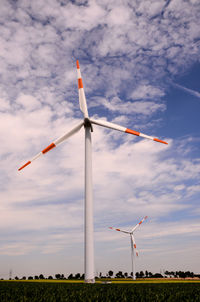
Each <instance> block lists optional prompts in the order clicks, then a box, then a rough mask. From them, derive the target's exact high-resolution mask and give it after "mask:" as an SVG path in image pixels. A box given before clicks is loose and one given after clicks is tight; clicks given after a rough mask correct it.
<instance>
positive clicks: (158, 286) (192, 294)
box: [0, 280, 200, 302]
mask: <svg viewBox="0 0 200 302" xmlns="http://www.w3.org/2000/svg"><path fill="white" fill-rule="evenodd" d="M115 282H116V283H111V284H102V283H96V284H84V283H81V282H80V281H79V283H76V282H69V281H63V282H59V281H0V301H1V302H11V301H13V302H22V301H23V302H25V301H26V302H57V301H59V302H64V301H80V302H81V301H84V302H87V301H88V302H89V301H90V302H93V301H94V302H100V301H102V302H109V301H134V302H137V301H138V302H139V301H140V302H142V301H143V302H146V301H152V302H157V301H161V302H162V301H163V302H167V301H171V302H172V301H173V302H174V301H181V302H189V301H192V302H200V282H198V281H197V282H196V283H195V282H193V281H185V282H179V283H177V282H163V281H161V282H159V281H158V280H157V282H156V283H153V280H152V282H150V281H148V282H145V281H143V282H142V281H139V282H138V281H136V282H130V283H126V282H120V281H115Z"/></svg>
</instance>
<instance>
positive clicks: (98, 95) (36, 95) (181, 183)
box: [0, 0, 200, 278]
mask: <svg viewBox="0 0 200 302" xmlns="http://www.w3.org/2000/svg"><path fill="white" fill-rule="evenodd" d="M199 13H200V4H199V1H195V0H190V1H183V0H171V1H170V0H168V1H161V0H159V1H156V0H155V1H153V0H149V1H147V0H145V1H128V0H127V1H117V5H116V1H104V0H102V1H98V0H96V1H95V0H93V1H92V0H91V1H82V0H80V1H51V0H48V1H37V0H36V1H27V0H26V1H3V0H2V1H1V11H0V27H1V28H0V83H1V85H0V121H1V122H0V135H1V149H0V161H1V162H0V165H1V176H0V184H1V190H0V200H1V203H0V213H1V214H0V215H1V219H0V238H1V240H0V263H1V265H0V267H1V269H0V276H1V277H4V278H5V277H8V273H9V270H10V269H12V271H13V275H18V276H22V275H35V274H39V273H43V274H45V275H46V276H48V275H50V274H55V273H58V272H59V273H64V274H65V275H68V274H69V273H70V272H73V273H75V272H78V271H79V272H83V259H84V257H83V194H84V192H83V186H84V131H83V129H82V130H80V132H79V133H77V134H76V135H74V136H73V137H71V138H70V139H69V140H68V141H67V142H66V143H64V144H62V145H61V146H59V148H56V149H55V150H52V151H51V152H50V153H48V155H45V156H44V157H42V158H40V159H38V160H37V161H35V162H34V163H33V164H32V165H30V166H29V167H27V168H26V169H24V170H23V171H21V172H20V173H19V172H18V171H17V169H18V168H19V167H20V166H21V165H22V164H24V163H25V162H26V161H27V160H29V159H31V158H32V157H33V156H34V155H35V154H37V153H38V152H40V151H41V150H42V149H43V148H45V147H46V146H47V145H49V143H51V142H52V141H53V140H55V139H56V138H58V137H59V136H60V135H62V134H64V133H65V132H67V131H68V130H70V129H71V128H72V127H73V125H76V124H78V123H79V121H80V119H81V118H82V114H81V112H80V109H79V104H78V89H77V79H76V59H79V62H80V67H81V73H82V77H83V83H84V87H85V94H86V98H87V103H88V110H89V113H90V116H91V117H94V118H101V119H104V120H108V121H111V122H114V123H117V124H120V125H122V126H125V127H127V128H131V129H134V130H136V131H140V132H143V133H145V134H148V135H152V136H154V137H158V138H160V139H164V140H166V141H168V143H169V145H168V146H166V145H161V144H157V143H155V142H152V141H149V140H143V139H140V138H138V137H133V136H131V135H128V134H123V133H120V132H116V131H112V130H107V129H103V128H100V127H97V126H94V133H93V137H92V138H93V183H94V217H95V267H96V271H102V272H106V271H108V270H109V269H112V270H114V271H115V272H117V271H119V270H123V271H128V272H130V269H131V258H130V246H129V244H130V243H129V238H127V237H126V236H123V235H121V234H119V233H117V232H116V234H115V233H114V232H113V231H111V230H109V229H108V227H109V226H113V227H123V228H127V229H129V228H131V227H132V226H133V225H135V224H136V223H137V222H138V221H139V220H140V219H141V218H142V217H144V216H146V215H147V216H148V217H149V218H148V220H147V221H145V223H144V224H142V226H141V228H140V229H138V230H137V234H136V235H135V238H136V242H137V246H138V250H139V258H138V259H137V264H136V269H137V270H146V269H147V270H149V271H152V272H156V271H157V272H158V271H160V270H161V271H162V270H166V269H167V270H191V271H194V272H200V265H199V252H200V245H199V236H200V222H199V217H200V208H199V194H200V183H199V172H200V158H199V147H200V136H199V130H200V123H199V112H200V87H199V76H200V62H199V60H200V49H199V48H200V34H199V28H200V24H199V23H200V19H199ZM120 235H121V236H120Z"/></svg>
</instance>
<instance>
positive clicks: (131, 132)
mask: <svg viewBox="0 0 200 302" xmlns="http://www.w3.org/2000/svg"><path fill="white" fill-rule="evenodd" d="M125 132H126V133H129V134H133V135H137V136H141V137H144V138H148V139H151V140H153V141H155V142H158V143H162V144H165V145H168V143H167V142H165V141H162V140H161V139H158V138H155V137H152V136H149V135H146V134H143V133H141V132H138V131H135V130H131V129H128V128H126V130H125Z"/></svg>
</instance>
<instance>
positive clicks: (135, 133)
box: [125, 128, 140, 136]
mask: <svg viewBox="0 0 200 302" xmlns="http://www.w3.org/2000/svg"><path fill="white" fill-rule="evenodd" d="M125 132H126V133H130V134H134V135H137V136H139V135H140V132H137V131H134V130H131V129H128V128H127V129H126V131H125Z"/></svg>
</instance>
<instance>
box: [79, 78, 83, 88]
mask: <svg viewBox="0 0 200 302" xmlns="http://www.w3.org/2000/svg"><path fill="white" fill-rule="evenodd" d="M80 88H83V82H82V79H78V89H80Z"/></svg>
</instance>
